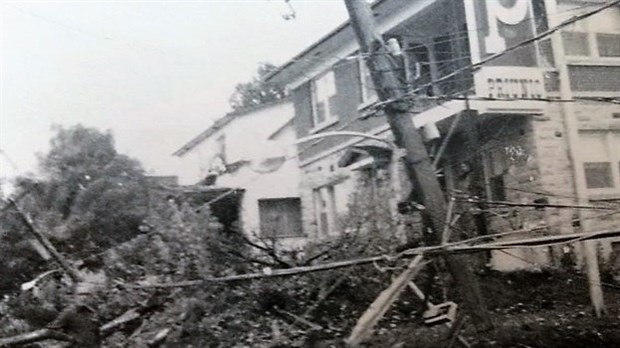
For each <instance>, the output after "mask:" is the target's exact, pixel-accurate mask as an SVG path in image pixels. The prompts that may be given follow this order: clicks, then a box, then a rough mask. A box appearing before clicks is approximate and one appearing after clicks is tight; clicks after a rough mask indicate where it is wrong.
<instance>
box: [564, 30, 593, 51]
mask: <svg viewBox="0 0 620 348" xmlns="http://www.w3.org/2000/svg"><path fill="white" fill-rule="evenodd" d="M562 40H563V41H564V51H565V52H566V55H567V56H589V55H590V44H589V43H588V33H580V32H574V31H565V32H563V33H562Z"/></svg>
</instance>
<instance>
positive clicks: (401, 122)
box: [345, 0, 493, 329]
mask: <svg viewBox="0 0 620 348" xmlns="http://www.w3.org/2000/svg"><path fill="white" fill-rule="evenodd" d="M345 3H346V6H347V11H348V12H349V17H350V20H351V25H352V26H353V29H354V30H355V33H356V35H357V40H358V43H359V46H360V51H361V54H362V55H364V56H365V57H367V59H366V64H367V66H368V69H369V71H370V73H371V76H372V81H373V83H374V85H375V88H376V89H377V94H378V95H379V98H380V100H381V101H383V102H386V105H385V113H386V115H387V120H388V123H389V125H390V128H391V130H392V133H393V134H394V139H395V143H396V145H397V146H398V147H400V148H402V149H404V150H405V151H406V154H405V157H404V159H405V166H406V169H407V175H408V176H409V179H410V181H411V182H412V184H413V187H414V189H415V190H418V191H419V193H420V196H421V199H422V204H423V205H424V210H423V211H422V214H423V216H424V220H425V221H426V224H427V226H428V227H430V229H431V230H432V236H431V239H432V243H434V244H439V243H440V242H441V233H442V231H443V229H444V224H445V221H446V214H447V204H446V200H445V198H444V195H443V192H442V190H441V186H440V185H439V181H438V180H437V176H436V174H435V168H434V167H433V165H432V162H431V160H430V158H429V156H428V153H427V151H426V147H425V146H424V142H423V141H422V136H421V134H420V133H419V132H418V130H417V129H416V128H415V126H414V124H413V120H412V119H411V115H410V114H409V113H408V110H409V106H408V105H407V102H406V101H405V100H404V97H405V94H406V93H405V87H404V86H403V84H402V83H401V82H400V81H399V78H398V76H397V74H396V72H395V70H396V68H397V66H396V64H395V60H394V57H393V56H392V55H390V53H389V52H388V50H387V49H386V46H385V43H384V41H383V39H382V38H381V34H380V33H379V32H378V31H377V30H376V29H375V24H374V19H373V14H372V10H371V8H370V5H369V4H368V2H367V1H366V0H345ZM444 260H445V262H446V265H447V267H448V270H449V272H450V274H451V275H452V277H453V278H454V279H455V280H456V282H457V284H458V286H459V287H460V289H459V290H460V293H461V294H462V295H463V299H464V301H465V303H464V304H465V307H466V308H468V309H469V310H470V311H471V315H472V316H473V318H474V323H475V324H476V326H477V327H478V328H479V329H489V328H492V326H493V325H492V322H491V320H490V318H489V315H488V312H487V309H486V304H485V303H484V300H483V298H482V294H481V291H480V286H479V285H478V282H477V280H476V278H475V275H474V274H473V272H472V270H471V268H470V267H469V265H468V263H467V261H466V260H465V259H464V256H455V255H449V254H445V255H444Z"/></svg>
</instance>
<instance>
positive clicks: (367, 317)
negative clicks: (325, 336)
mask: <svg viewBox="0 0 620 348" xmlns="http://www.w3.org/2000/svg"><path fill="white" fill-rule="evenodd" d="M422 258H423V256H422V255H418V256H416V257H415V258H414V259H413V260H412V261H411V263H409V266H408V267H407V269H406V270H405V271H404V272H403V273H401V274H400V275H399V276H398V277H397V278H396V279H394V281H393V282H392V284H390V286H389V287H388V288H387V289H385V290H383V291H382V292H381V294H380V295H379V297H377V298H376V299H375V300H374V301H373V303H372V304H371V305H370V307H368V309H367V310H366V312H364V314H363V315H362V316H361V317H360V318H359V319H358V321H357V324H356V325H355V328H353V331H352V332H351V335H350V336H349V338H347V339H346V340H345V342H346V344H347V346H349V347H359V345H360V344H361V343H362V342H364V341H365V340H366V339H368V338H369V337H370V336H371V335H372V330H373V328H374V327H375V325H376V324H377V323H378V322H379V320H380V319H381V318H383V316H384V315H385V313H386V312H387V311H388V309H389V308H390V306H392V304H393V303H394V302H395V301H396V300H397V299H398V295H400V293H401V292H402V291H403V289H404V288H405V287H406V286H407V283H409V281H410V280H411V278H413V277H415V276H416V275H417V273H418V272H419V271H420V270H421V269H422V266H423V264H421V262H422Z"/></svg>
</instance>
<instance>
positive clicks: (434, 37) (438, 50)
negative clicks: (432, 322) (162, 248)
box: [268, 0, 620, 269]
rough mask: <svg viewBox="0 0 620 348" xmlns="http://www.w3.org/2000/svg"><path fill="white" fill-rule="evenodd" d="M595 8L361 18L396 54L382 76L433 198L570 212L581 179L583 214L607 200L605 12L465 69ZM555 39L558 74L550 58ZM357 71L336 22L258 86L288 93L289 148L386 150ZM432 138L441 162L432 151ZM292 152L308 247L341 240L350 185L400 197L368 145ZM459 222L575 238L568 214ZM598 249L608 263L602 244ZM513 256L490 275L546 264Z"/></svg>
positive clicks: (444, 1)
mask: <svg viewBox="0 0 620 348" xmlns="http://www.w3.org/2000/svg"><path fill="white" fill-rule="evenodd" d="M603 3H604V1H593V0H581V1H577V0H531V1H528V0H523V1H521V0H517V1H502V0H458V1H454V0H411V1H400V0H379V1H376V2H375V3H374V4H373V5H372V7H373V12H374V14H375V20H376V23H377V28H378V30H380V32H381V33H382V34H383V37H384V38H385V39H386V40H387V39H396V40H397V41H398V43H399V46H400V49H401V51H402V54H400V55H397V56H394V60H395V62H396V63H395V66H396V68H395V69H396V70H397V73H398V74H399V75H400V78H401V81H402V82H403V85H404V86H405V87H404V88H406V92H407V93H408V95H409V96H410V97H411V99H412V100H413V102H412V103H411V109H410V113H411V117H412V120H413V122H414V124H415V125H416V126H417V127H421V128H422V127H423V128H424V134H425V135H426V136H427V140H428V148H429V152H430V153H431V155H433V156H435V157H437V158H438V159H437V170H438V175H440V178H441V181H442V183H443V185H444V187H445V188H446V191H447V192H449V193H451V194H454V195H455V196H459V195H460V196H461V197H462V196H463V195H465V196H466V197H467V196H469V197H472V196H474V195H475V196H476V197H478V198H482V199H484V200H486V201H495V202H502V201H509V202H521V203H532V202H535V201H537V202H538V201H540V200H541V199H542V200H543V201H545V200H550V201H553V202H565V203H569V204H570V203H571V202H575V197H576V196H577V192H576V189H575V187H576V186H575V185H576V180H577V179H576V177H575V174H576V173H578V174H583V175H585V180H586V184H587V194H588V197H587V198H588V199H590V200H591V201H592V202H593V203H601V204H602V203H606V204H610V203H611V202H610V201H615V202H617V201H618V199H620V176H619V174H618V172H619V170H620V169H619V168H620V165H619V164H620V162H619V158H618V153H620V151H618V150H619V148H620V118H619V116H618V115H619V114H618V113H619V112H620V105H618V104H617V103H616V104H614V103H611V102H605V101H603V100H594V99H595V98H593V97H597V98H598V97H600V98H609V97H616V98H617V97H620V92H619V91H620V9H619V8H618V7H617V6H615V7H612V8H609V9H607V10H605V11H603V12H601V13H599V14H596V15H594V16H591V17H589V18H587V19H584V20H580V21H578V22H576V23H575V24H573V25H570V26H567V27H565V28H563V29H562V32H561V36H558V37H557V38H554V39H553V40H556V41H555V42H553V44H552V41H551V40H552V39H551V38H550V37H546V38H545V39H543V40H535V41H534V42H531V43H529V44H522V45H520V46H519V47H518V48H516V49H513V50H511V51H510V52H509V53H506V54H503V55H501V57H499V58H497V59H494V60H492V61H490V62H488V63H485V64H483V65H481V66H480V67H479V68H476V69H469V68H468V67H471V66H472V64H476V63H478V62H480V61H482V60H485V59H487V58H488V57H490V56H492V55H494V54H497V53H500V52H503V51H504V50H506V49H507V48H510V47H513V46H516V45H519V44H520V43H522V42H524V41H526V40H528V39H531V38H533V37H534V36H535V35H538V34H540V33H543V32H545V31H546V30H548V29H549V28H550V25H551V24H553V23H560V22H562V21H563V20H566V19H568V18H571V17H572V16H575V15H576V14H579V13H585V12H588V11H590V10H592V9H596V8H597V6H601V4H603ZM558 40H561V41H560V42H559V44H560V45H561V46H560V47H562V46H563V47H564V49H565V51H566V55H565V58H566V59H565V62H564V60H562V59H557V57H555V56H554V55H557V54H558V52H554V50H553V47H558V46H557V44H558V42H557V41H558ZM366 58H367V57H364V56H363V55H362V54H360V53H359V48H358V44H357V41H356V38H355V34H354V32H353V29H352V27H351V25H350V24H349V23H348V22H347V23H344V24H342V25H341V26H339V27H338V28H336V29H334V30H333V31H332V32H330V33H329V34H328V35H326V36H325V37H323V38H322V39H320V40H319V41H318V42H316V43H315V44H313V45H312V46H310V47H308V48H307V49H305V50H304V51H303V52H301V53H299V54H298V55H297V56H295V57H294V58H293V59H291V60H290V61H289V62H288V63H286V64H284V65H282V66H281V67H280V68H279V69H278V70H277V71H276V72H274V73H272V74H271V75H270V76H269V77H268V80H270V81H273V82H277V83H279V84H283V85H286V86H288V89H289V90H290V92H291V95H292V97H293V104H294V108H295V120H294V123H295V129H296V132H297V137H298V138H304V137H308V136H312V135H318V134H327V133H329V132H334V131H355V132H363V133H366V134H369V135H374V136H379V137H383V138H386V139H391V137H392V136H391V133H390V132H389V127H388V125H387V122H386V119H385V116H384V115H383V114H382V113H381V112H377V111H376V109H375V108H373V107H372V105H373V103H375V102H376V101H377V96H376V92H375V89H374V86H373V85H372V81H371V79H370V76H369V73H368V70H367V68H366V65H365V63H364V60H365V59H366ZM557 64H567V68H568V69H567V71H568V76H566V77H562V78H565V79H569V80H570V86H571V90H572V94H573V96H574V100H570V101H569V100H562V98H561V95H560V92H559V86H560V78H561V76H560V74H559V71H560V70H561V69H558V66H557ZM437 80H439V81H440V82H437V83H432V82H433V81H437ZM586 97H587V98H590V99H585V98H586ZM564 103H571V107H572V108H573V110H574V113H575V114H576V115H577V118H578V127H579V137H578V139H577V141H578V143H576V144H575V143H572V144H571V143H570V141H569V137H568V136H567V135H568V133H569V131H570V129H568V128H567V126H568V125H567V123H566V119H567V117H570V115H568V116H567V115H566V113H567V111H566V108H565V107H564V106H563V104H564ZM369 106H371V107H369ZM472 132H473V134H474V135H473V136H472ZM315 138H316V137H315ZM315 138H313V139H315ZM446 139H447V141H445V142H446V144H447V146H445V147H444V149H442V147H441V146H440V145H439V144H441V143H442V142H444V140H446ZM571 149H575V151H573V152H571V151H569V150H571ZM298 152H299V165H300V168H301V185H300V196H301V204H302V210H303V214H302V220H303V224H304V228H305V231H306V233H308V235H309V236H312V237H315V238H323V237H326V236H330V235H337V234H338V233H341V232H342V231H341V227H340V226H339V223H338V216H341V215H342V214H344V213H346V207H347V201H348V199H349V197H350V194H351V193H352V192H353V191H354V190H355V182H356V178H359V177H360V176H363V175H373V173H374V174H376V173H381V175H385V174H386V173H387V174H388V176H389V177H390V178H391V179H390V180H391V182H392V187H393V188H394V191H395V192H394V195H395V197H396V200H404V199H405V198H406V197H407V196H409V189H410V186H409V185H408V183H407V180H406V176H405V175H403V173H402V164H401V163H400V159H399V158H398V155H397V154H396V155H395V154H394V151H392V149H390V148H389V147H386V146H385V145H383V144H381V142H378V141H376V140H372V139H370V140H369V139H365V138H361V137H352V136H339V137H336V136H334V137H332V136H330V137H325V138H321V139H318V140H313V141H311V142H306V143H303V144H300V145H299V148H298ZM572 153H576V154H577V155H578V156H576V157H575V156H571V154H572ZM573 158H577V159H578V160H577V161H576V162H575V161H572V159H573ZM476 162H479V163H481V167H482V174H483V175H482V176H483V178H482V184H481V186H482V189H481V190H480V191H475V190H474V191H475V192H472V183H471V181H472V174H471V173H472V167H473V166H475V165H476ZM465 207H467V205H466V204H465ZM466 209H467V208H466ZM471 209H478V210H480V211H479V214H477V215H478V216H480V217H481V220H480V221H481V222H482V223H477V224H476V225H477V233H494V232H501V231H507V230H521V229H523V230H530V229H532V228H535V227H540V229H539V230H537V231H538V232H537V233H571V232H574V230H575V226H576V225H578V224H577V223H576V220H575V218H576V216H577V215H576V211H575V210H574V209H551V208H546V209H508V208H506V207H502V206H501V205H499V206H493V207H490V206H489V207H486V208H485V207H482V208H481V206H475V205H472V206H471ZM593 220H594V221H596V223H594V224H592V225H593V226H592V228H606V227H618V225H619V223H618V221H619V219H618V216H614V215H609V214H607V215H605V216H600V217H595V218H594V219H593ZM515 237H517V238H518V237H523V234H522V235H519V234H515ZM600 244H601V245H602V246H603V249H604V250H605V251H606V253H605V255H608V254H609V252H610V251H611V248H612V244H611V243H610V242H608V241H606V242H602V243H600ZM613 245H618V244H617V243H616V244H613ZM515 253H516V254H517V255H516V258H514V257H509V256H506V255H504V254H501V253H497V254H494V257H493V261H492V263H493V264H494V266H495V267H496V268H500V269H502V268H515V267H517V268H518V267H528V266H531V265H532V264H543V263H548V262H550V261H551V260H552V258H553V257H556V260H557V258H559V257H560V255H557V254H556V255H554V254H553V252H551V251H542V252H541V251H535V250H529V249H521V250H515ZM519 258H520V259H523V260H525V261H519Z"/></svg>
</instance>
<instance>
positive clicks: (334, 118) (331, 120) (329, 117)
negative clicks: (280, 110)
mask: <svg viewBox="0 0 620 348" xmlns="http://www.w3.org/2000/svg"><path fill="white" fill-rule="evenodd" d="M327 74H332V75H333V81H334V90H336V94H337V93H338V90H337V88H336V74H335V72H334V70H333V69H329V70H326V71H324V72H323V73H321V74H319V75H317V77H316V78H314V79H313V80H312V82H311V95H312V98H311V99H312V123H313V127H312V129H311V130H310V133H316V132H318V131H320V130H322V129H325V128H327V127H329V126H331V125H333V124H335V123H337V122H338V115H337V114H335V113H332V112H331V110H330V108H329V100H326V101H325V120H323V121H322V122H317V114H316V112H317V110H316V104H317V86H316V81H318V80H319V79H321V78H323V77H325V76H326V75H327Z"/></svg>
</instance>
